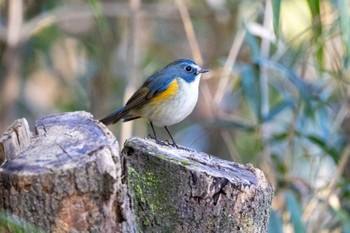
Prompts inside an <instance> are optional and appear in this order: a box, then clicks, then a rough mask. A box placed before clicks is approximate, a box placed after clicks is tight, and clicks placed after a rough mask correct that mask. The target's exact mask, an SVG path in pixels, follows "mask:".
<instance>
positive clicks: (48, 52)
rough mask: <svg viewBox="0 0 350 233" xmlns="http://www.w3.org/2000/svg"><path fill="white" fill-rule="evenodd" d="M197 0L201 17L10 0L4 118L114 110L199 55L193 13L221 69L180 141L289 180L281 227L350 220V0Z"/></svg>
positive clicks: (139, 130) (106, 4) (344, 227)
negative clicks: (146, 83) (162, 73)
mask: <svg viewBox="0 0 350 233" xmlns="http://www.w3.org/2000/svg"><path fill="white" fill-rule="evenodd" d="M184 2H185V4H186V6H187V7H188V10H189V14H190V17H191V18H190V21H188V20H187V21H186V19H185V18H183V17H181V15H180V14H179V9H178V8H179V5H178V4H176V1H175V2H174V1H146V0H145V1H142V2H141V5H140V6H139V8H137V7H136V8H133V6H134V5H135V4H136V5H137V3H138V1H135V0H130V1H107V0H90V1H87V2H85V1H79V0H74V1H63V0H60V1H53V0H45V1H43V0H41V1H24V2H22V1H21V0H11V1H0V23H1V24H0V39H1V41H0V55H1V63H0V68H1V70H0V74H1V76H0V88H1V90H0V97H1V101H0V116H1V117H0V130H1V131H4V130H5V129H6V127H7V126H8V125H9V124H10V123H11V121H13V120H14V118H19V117H26V118H27V119H28V120H29V121H31V122H32V123H33V122H34V120H35V119H38V118H40V117H42V116H44V115H47V114H53V113H58V112H63V111H74V110H87V111H91V112H92V113H93V115H94V116H95V117H96V118H100V117H102V116H103V115H105V114H107V113H109V112H110V111H111V110H113V109H115V108H117V107H119V106H121V105H122V103H123V102H124V101H125V100H124V99H125V98H127V97H129V96H127V95H128V93H127V92H126V93H125V90H131V89H132V88H134V87H137V86H138V85H140V84H141V83H142V81H143V80H144V79H145V78H146V77H147V76H148V75H150V74H152V73H153V72H154V71H156V70H157V69H159V68H161V67H163V66H164V65H166V64H167V63H169V62H170V61H172V60H174V59H176V58H180V57H188V58H192V56H194V57H195V58H197V59H199V58H198V57H196V56H195V54H194V51H193V48H195V46H194V44H193V43H194V41H191V40H189V34H188V31H186V30H185V27H184V25H187V26H188V25H189V26H190V27H191V26H193V29H194V32H195V35H196V38H194V39H196V41H195V42H196V43H198V45H199V49H200V54H201V55H200V56H202V57H203V60H204V66H205V67H208V68H210V69H211V72H210V73H208V74H206V75H205V76H206V77H207V78H208V79H203V80H202V82H201V87H200V89H201V96H200V100H199V103H198V106H197V108H196V110H195V112H194V113H193V114H192V115H191V116H190V117H189V118H188V119H186V120H185V121H184V122H182V123H181V124H178V125H177V126H174V127H171V128H172V129H173V130H174V131H176V132H177V133H176V136H175V139H177V142H178V143H179V144H183V145H185V146H189V147H192V148H195V149H198V150H202V151H206V152H208V153H212V154H214V155H217V156H220V157H222V158H225V159H230V160H234V161H236V162H242V163H253V164H254V165H255V166H257V167H259V168H261V169H262V170H263V171H264V172H265V174H266V175H267V176H268V178H269V180H270V181H271V182H272V183H273V184H274V185H275V188H276V194H275V199H274V202H273V213H272V215H271V218H270V226H269V232H350V225H349V222H350V211H349V210H350V200H349V199H350V188H349V187H350V183H349V180H350V162H349V159H348V158H349V138H350V127H349V125H350V117H349V94H350V89H349V85H348V83H349V79H350V68H349V59H350V58H349V53H350V28H349V25H350V24H349V23H350V22H349V17H350V16H349V10H350V5H349V1H346V0H332V1H331V0H322V1H319V0H297V1H295V0H294V1H293V0H266V1H262V0H249V1H239V0H192V1H184ZM18 3H19V6H18V5H16V4H18ZM21 4H24V5H21ZM11 5H12V7H14V10H15V11H14V12H15V13H14V14H15V15H14V17H12V18H11V13H10V10H9V9H10V8H11ZM16 28H19V29H20V30H18V29H16ZM16 33H17V34H16ZM9 35H12V36H9ZM16 38H17V39H16ZM197 56H198V55H197ZM198 62H200V61H198ZM16 64H17V65H18V67H19V69H16V66H15V65H16ZM131 74H133V75H131ZM13 80H14V81H13ZM124 95H126V96H124ZM145 124H146V122H145V121H142V120H139V121H137V122H136V123H135V127H134V128H133V132H134V133H133V134H134V135H139V136H145V135H146V134H147V132H145V130H144V129H145ZM113 129H115V130H113V131H114V132H115V133H116V134H119V132H120V124H118V125H116V126H114V128H113ZM159 130H161V129H159ZM161 136H162V137H166V134H165V133H164V134H162V135H161Z"/></svg>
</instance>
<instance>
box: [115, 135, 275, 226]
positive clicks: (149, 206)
mask: <svg viewBox="0 0 350 233" xmlns="http://www.w3.org/2000/svg"><path fill="white" fill-rule="evenodd" d="M122 155H123V158H124V159H125V161H126V165H125V169H126V170H125V171H124V174H125V181H124V182H127V185H128V187H129V192H130V196H131V200H132V209H133V211H134V214H135V216H136V223H137V229H138V230H139V231H140V232H179V233H180V232H181V233H182V232H198V233H200V232H221V233H224V232H244V233H250V232H256V233H261V232H266V230H267V226H268V219H269V215H270V209H271V202H272V197H273V193H274V190H273V186H272V185H271V184H270V183H269V182H268V180H267V179H266V178H265V176H264V174H263V173H262V172H261V171H260V170H258V169H256V168H254V167H253V166H252V165H241V164H238V163H234V162H229V161H225V160H221V159H218V158H216V157H214V156H209V155H208V154H205V153H200V152H196V151H191V150H184V149H177V148H174V147H171V146H160V145H158V144H156V143H155V142H154V141H153V140H148V139H140V138H132V139H130V140H127V142H126V143H125V145H124V149H123V152H122Z"/></svg>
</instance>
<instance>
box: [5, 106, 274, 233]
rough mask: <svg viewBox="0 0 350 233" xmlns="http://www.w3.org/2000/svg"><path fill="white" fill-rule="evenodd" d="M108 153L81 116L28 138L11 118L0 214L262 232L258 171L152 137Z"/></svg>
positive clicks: (42, 124)
mask: <svg viewBox="0 0 350 233" xmlns="http://www.w3.org/2000/svg"><path fill="white" fill-rule="evenodd" d="M118 149H119V147H118V143H117V141H116V139H115V137H114V136H113V135H112V134H111V132H110V131H109V130H108V129H107V128H106V127H105V126H104V125H103V124H101V123H99V122H97V121H95V120H93V119H92V116H91V115H90V114H88V113H85V112H74V113H66V114H58V115H53V116H48V117H45V118H43V119H41V120H38V121H37V122H36V125H35V132H34V133H31V132H30V131H29V127H28V124H27V122H26V121H25V119H20V120H17V121H16V122H15V123H14V124H13V125H12V126H11V127H10V128H9V130H8V131H7V132H6V133H5V134H3V135H2V137H1V138H0V214H2V213H6V214H8V215H12V214H13V215H16V216H18V217H19V224H22V225H23V226H25V224H26V223H31V224H33V225H34V226H35V227H36V228H37V229H39V230H42V231H43V232H131V233H133V232H248V233H249V232H259V233H260V232H266V229H267V224H268V219H269V214H270V208H271V201H272V197H273V187H272V185H271V184H270V183H269V182H268V181H267V180H266V178H265V176H264V175H263V174H262V172H261V171H260V170H258V169H255V168H253V167H252V166H251V165H241V164H237V163H233V162H228V161H224V160H220V159H217V158H215V157H214V156H209V155H207V154H204V153H200V152H195V151H192V150H189V149H181V148H180V149H177V148H174V147H172V146H168V145H159V144H156V143H155V142H154V140H152V139H140V138H131V139H129V140H127V141H126V143H125V146H124V149H123V151H122V153H121V155H119V152H118ZM0 217H1V215H0ZM0 220H1V219H0ZM8 229H9V227H8V226H6V225H2V224H1V221H0V231H1V232H6V230H8Z"/></svg>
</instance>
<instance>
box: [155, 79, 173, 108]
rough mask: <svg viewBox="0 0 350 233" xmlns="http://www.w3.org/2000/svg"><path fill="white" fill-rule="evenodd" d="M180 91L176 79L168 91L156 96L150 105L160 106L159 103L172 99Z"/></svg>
mask: <svg viewBox="0 0 350 233" xmlns="http://www.w3.org/2000/svg"><path fill="white" fill-rule="evenodd" d="M178 90H179V84H178V83H177V80H176V79H174V80H173V81H171V83H169V86H168V89H166V90H165V91H163V92H162V93H160V94H158V95H156V96H154V97H153V98H152V99H151V102H150V103H151V104H158V103H161V102H164V101H166V100H168V99H170V98H171V97H172V96H173V95H175V94H176V93H177V91H178Z"/></svg>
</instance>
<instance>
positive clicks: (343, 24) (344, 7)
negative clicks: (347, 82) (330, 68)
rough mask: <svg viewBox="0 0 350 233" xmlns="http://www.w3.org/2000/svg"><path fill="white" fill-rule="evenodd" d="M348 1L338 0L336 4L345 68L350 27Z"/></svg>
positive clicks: (347, 59) (347, 64)
mask: <svg viewBox="0 0 350 233" xmlns="http://www.w3.org/2000/svg"><path fill="white" fill-rule="evenodd" d="M348 4H349V1H346V0H338V1H337V6H338V10H339V20H340V29H341V33H342V37H343V41H344V44H345V55H344V56H345V57H344V66H345V68H348V67H349V56H350V28H349V22H350V17H349V12H348V11H349V7H348Z"/></svg>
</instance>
